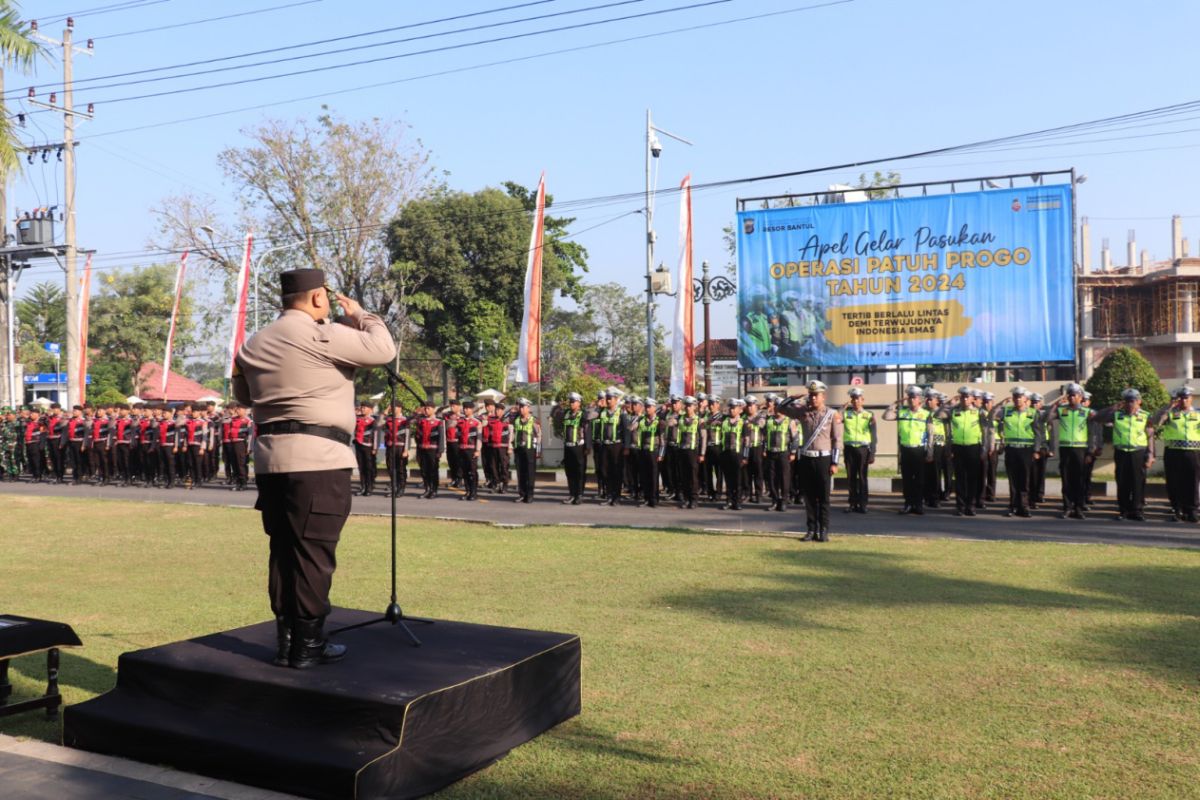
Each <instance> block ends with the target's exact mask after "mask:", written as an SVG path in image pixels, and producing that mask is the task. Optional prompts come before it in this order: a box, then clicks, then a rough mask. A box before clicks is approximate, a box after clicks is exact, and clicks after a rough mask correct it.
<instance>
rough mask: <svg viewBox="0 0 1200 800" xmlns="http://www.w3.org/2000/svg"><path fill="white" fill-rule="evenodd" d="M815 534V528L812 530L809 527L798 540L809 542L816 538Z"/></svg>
mask: <svg viewBox="0 0 1200 800" xmlns="http://www.w3.org/2000/svg"><path fill="white" fill-rule="evenodd" d="M816 536H817V532H816V531H815V530H813V529H812V528H809V529H808V532H807V533H805V534H804V536H802V537H800V541H802V542H811V541H812V540H813V539H815V538H816Z"/></svg>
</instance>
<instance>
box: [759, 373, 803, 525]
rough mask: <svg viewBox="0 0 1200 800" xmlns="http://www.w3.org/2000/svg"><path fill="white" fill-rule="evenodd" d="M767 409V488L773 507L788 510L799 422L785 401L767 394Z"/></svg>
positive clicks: (764, 430) (797, 445)
mask: <svg viewBox="0 0 1200 800" xmlns="http://www.w3.org/2000/svg"><path fill="white" fill-rule="evenodd" d="M767 408H768V409H770V410H771V412H772V413H771V416H770V417H769V418H768V419H767V422H766V424H765V425H764V426H763V440H764V442H765V446H766V450H767V458H766V473H767V476H768V478H769V480H768V482H767V489H768V491H769V493H770V496H771V504H772V505H771V507H772V508H774V509H775V510H776V511H786V510H787V502H788V498H789V496H790V495H791V493H792V464H794V463H795V461H796V450H797V449H798V448H799V447H800V443H799V441H797V436H796V423H795V422H793V421H792V420H791V419H789V418H788V416H787V414H785V413H784V411H783V405H782V400H781V399H780V398H778V397H775V396H774V395H768V397H767Z"/></svg>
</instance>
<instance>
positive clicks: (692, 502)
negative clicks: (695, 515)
mask: <svg viewBox="0 0 1200 800" xmlns="http://www.w3.org/2000/svg"><path fill="white" fill-rule="evenodd" d="M687 507H688V508H695V507H696V501H695V500H688V504H687Z"/></svg>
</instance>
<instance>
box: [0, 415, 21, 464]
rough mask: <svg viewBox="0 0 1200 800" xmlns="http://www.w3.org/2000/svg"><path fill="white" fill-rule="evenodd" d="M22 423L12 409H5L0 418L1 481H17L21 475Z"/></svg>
mask: <svg viewBox="0 0 1200 800" xmlns="http://www.w3.org/2000/svg"><path fill="white" fill-rule="evenodd" d="M19 434H20V423H19V422H17V415H16V414H15V413H13V410H12V409H11V408H6V409H4V414H3V417H2V418H0V480H9V481H15V480H18V479H19V478H20V475H21V466H20V465H21V461H19V460H18V454H19V452H20V449H21V448H20V435H19Z"/></svg>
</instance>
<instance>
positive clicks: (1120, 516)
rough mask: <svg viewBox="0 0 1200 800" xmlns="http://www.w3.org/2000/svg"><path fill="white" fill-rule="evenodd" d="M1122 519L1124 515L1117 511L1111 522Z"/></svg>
mask: <svg viewBox="0 0 1200 800" xmlns="http://www.w3.org/2000/svg"><path fill="white" fill-rule="evenodd" d="M1123 519H1125V515H1124V514H1122V513H1121V512H1120V511H1118V512H1117V514H1116V516H1114V517H1113V522H1120V521H1121V520H1123Z"/></svg>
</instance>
